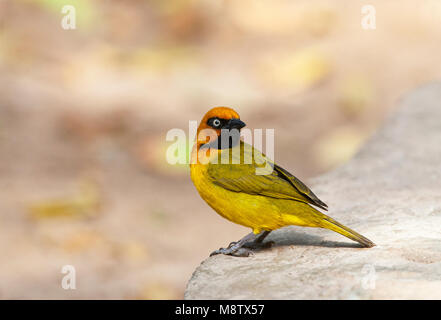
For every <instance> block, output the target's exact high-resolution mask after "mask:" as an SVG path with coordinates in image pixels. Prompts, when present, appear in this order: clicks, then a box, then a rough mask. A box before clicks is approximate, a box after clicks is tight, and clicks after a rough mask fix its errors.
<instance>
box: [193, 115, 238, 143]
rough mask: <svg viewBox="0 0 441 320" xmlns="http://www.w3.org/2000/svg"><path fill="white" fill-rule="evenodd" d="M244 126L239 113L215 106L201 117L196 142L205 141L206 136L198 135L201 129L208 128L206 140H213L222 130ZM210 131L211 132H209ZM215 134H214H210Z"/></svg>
mask: <svg viewBox="0 0 441 320" xmlns="http://www.w3.org/2000/svg"><path fill="white" fill-rule="evenodd" d="M243 127H245V123H244V122H243V121H241V120H240V117H239V114H238V113H237V112H236V111H234V110H233V109H231V108H228V107H216V108H213V109H211V110H209V111H208V112H207V113H206V114H205V116H204V117H203V118H202V120H201V123H200V124H199V127H198V131H197V144H198V148H199V146H201V145H203V144H205V143H206V142H207V139H208V137H207V136H204V135H200V133H201V131H202V130H205V129H209V131H208V132H209V136H210V138H209V139H208V140H210V141H214V140H216V139H218V138H219V137H220V136H221V133H222V130H228V131H230V130H232V129H236V130H239V131H240V129H242V128H243ZM210 132H211V134H210ZM211 135H215V136H213V137H212V136H211Z"/></svg>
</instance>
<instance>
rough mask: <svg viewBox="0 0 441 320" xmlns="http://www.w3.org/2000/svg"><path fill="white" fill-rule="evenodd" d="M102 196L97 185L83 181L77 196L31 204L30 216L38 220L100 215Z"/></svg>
mask: <svg viewBox="0 0 441 320" xmlns="http://www.w3.org/2000/svg"><path fill="white" fill-rule="evenodd" d="M100 204H101V199H100V194H99V191H98V188H97V186H96V184H94V183H93V182H91V181H83V182H82V183H81V185H80V189H79V191H78V193H77V194H75V195H72V196H70V197H66V198H60V199H49V200H43V201H38V202H35V203H31V204H29V206H28V210H29V212H30V216H31V217H32V218H33V219H36V220H42V219H51V218H84V217H93V216H96V215H97V214H98V213H99V209H100Z"/></svg>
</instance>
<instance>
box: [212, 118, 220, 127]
mask: <svg viewBox="0 0 441 320" xmlns="http://www.w3.org/2000/svg"><path fill="white" fill-rule="evenodd" d="M220 124H221V122H220V120H219V119H214V120H213V127H219V126H220Z"/></svg>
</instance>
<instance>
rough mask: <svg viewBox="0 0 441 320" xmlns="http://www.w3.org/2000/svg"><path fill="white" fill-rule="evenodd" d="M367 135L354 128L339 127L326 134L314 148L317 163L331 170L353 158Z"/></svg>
mask: <svg viewBox="0 0 441 320" xmlns="http://www.w3.org/2000/svg"><path fill="white" fill-rule="evenodd" d="M366 137H367V133H366V132H364V131H362V130H360V129H359V128H356V127H353V126H343V127H339V128H337V129H335V130H333V131H331V132H330V133H328V134H326V136H324V137H323V138H322V139H321V140H319V141H318V143H317V144H316V145H315V147H314V154H315V159H316V162H317V163H318V164H319V165H320V166H321V167H322V169H330V168H332V167H334V166H336V165H338V164H340V163H344V162H345V161H347V160H349V159H350V158H352V156H353V155H354V154H355V153H356V152H357V151H358V149H359V148H360V146H361V144H362V143H363V142H364V141H365V139H366Z"/></svg>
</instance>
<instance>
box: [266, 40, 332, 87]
mask: <svg viewBox="0 0 441 320" xmlns="http://www.w3.org/2000/svg"><path fill="white" fill-rule="evenodd" d="M259 70H260V71H261V74H262V76H263V79H264V80H265V81H266V82H268V83H271V84H272V85H275V86H278V87H284V88H286V87H290V88H292V90H293V91H303V90H305V89H308V88H310V87H312V86H313V85H316V84H317V83H319V82H320V81H322V80H324V79H325V78H326V77H327V76H328V75H329V74H330V72H331V64H330V62H329V59H328V58H327V57H326V55H325V54H324V53H323V52H321V51H319V50H317V49H314V48H306V49H301V50H298V51H295V52H292V53H289V54H287V53H284V54H279V55H271V56H268V57H266V58H265V59H264V60H263V62H262V63H261V66H260V68H259Z"/></svg>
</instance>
